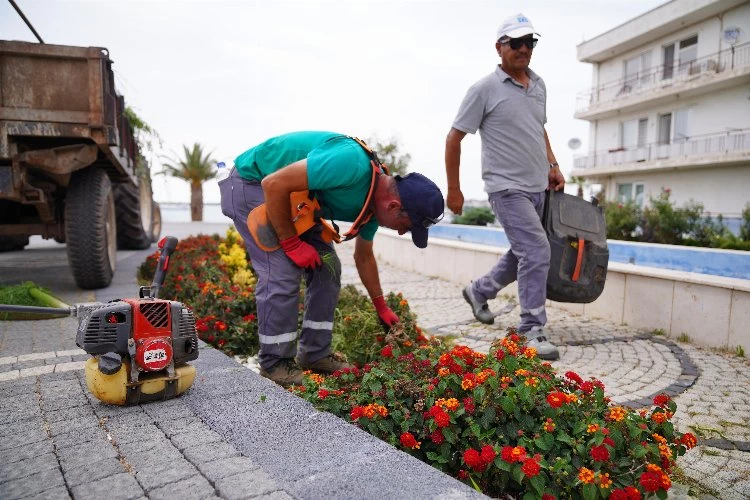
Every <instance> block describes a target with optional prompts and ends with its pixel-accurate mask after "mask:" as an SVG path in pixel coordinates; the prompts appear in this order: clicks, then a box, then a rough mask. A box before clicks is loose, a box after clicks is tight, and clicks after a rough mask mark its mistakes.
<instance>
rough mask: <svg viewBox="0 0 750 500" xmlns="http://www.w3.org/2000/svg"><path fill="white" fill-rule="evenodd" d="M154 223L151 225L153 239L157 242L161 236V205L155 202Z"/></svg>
mask: <svg viewBox="0 0 750 500" xmlns="http://www.w3.org/2000/svg"><path fill="white" fill-rule="evenodd" d="M152 213H153V216H154V223H153V224H152V225H151V241H152V242H154V243H156V242H157V241H159V237H160V236H161V207H160V206H159V204H158V203H156V202H154V208H153V212H152Z"/></svg>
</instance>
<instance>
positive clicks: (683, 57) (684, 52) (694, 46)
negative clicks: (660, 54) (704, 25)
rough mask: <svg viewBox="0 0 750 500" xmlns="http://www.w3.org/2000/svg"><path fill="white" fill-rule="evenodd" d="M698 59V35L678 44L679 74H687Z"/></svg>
mask: <svg viewBox="0 0 750 500" xmlns="http://www.w3.org/2000/svg"><path fill="white" fill-rule="evenodd" d="M696 59H698V35H695V36H691V37H690V38H686V39H685V40H683V41H681V42H680V73H684V72H688V73H689V74H692V72H691V71H690V70H691V69H692V67H693V61H695V60H696Z"/></svg>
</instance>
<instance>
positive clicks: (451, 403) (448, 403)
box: [435, 398, 461, 411]
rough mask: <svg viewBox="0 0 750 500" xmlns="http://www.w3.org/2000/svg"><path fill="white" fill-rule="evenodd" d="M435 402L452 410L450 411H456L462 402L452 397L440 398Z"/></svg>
mask: <svg viewBox="0 0 750 500" xmlns="http://www.w3.org/2000/svg"><path fill="white" fill-rule="evenodd" d="M435 404H436V405H438V406H440V407H441V408H445V409H446V410H450V411H456V410H458V408H459V407H460V406H461V403H459V402H458V399H456V398H450V399H444V398H440V399H438V400H437V401H435Z"/></svg>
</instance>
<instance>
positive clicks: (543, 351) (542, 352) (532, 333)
mask: <svg viewBox="0 0 750 500" xmlns="http://www.w3.org/2000/svg"><path fill="white" fill-rule="evenodd" d="M519 333H520V334H521V335H524V336H525V337H526V345H527V346H529V347H533V348H534V349H536V355H537V356H538V357H539V359H544V360H546V361H556V360H558V359H560V351H558V350H557V347H555V345H554V344H553V343H552V342H550V341H549V340H547V337H545V336H544V329H542V328H541V327H539V326H535V327H532V328H531V330H529V331H528V332H519Z"/></svg>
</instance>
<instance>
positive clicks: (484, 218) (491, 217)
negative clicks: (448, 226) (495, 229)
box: [453, 207, 495, 226]
mask: <svg viewBox="0 0 750 500" xmlns="http://www.w3.org/2000/svg"><path fill="white" fill-rule="evenodd" d="M494 221H495V214H494V213H492V210H490V209H489V208H487V207H469V208H467V209H466V210H464V213H463V214H461V215H459V216H457V217H456V218H454V219H453V224H466V225H469V226H486V225H487V224H490V223H492V222H494Z"/></svg>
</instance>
